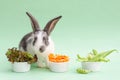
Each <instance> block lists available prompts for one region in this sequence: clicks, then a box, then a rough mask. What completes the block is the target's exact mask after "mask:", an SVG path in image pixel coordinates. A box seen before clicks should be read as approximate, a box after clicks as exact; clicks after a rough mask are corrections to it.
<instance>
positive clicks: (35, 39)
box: [33, 37, 37, 45]
mask: <svg viewBox="0 0 120 80" xmlns="http://www.w3.org/2000/svg"><path fill="white" fill-rule="evenodd" d="M36 41H37V37H35V38H34V41H33V45H35V43H36Z"/></svg>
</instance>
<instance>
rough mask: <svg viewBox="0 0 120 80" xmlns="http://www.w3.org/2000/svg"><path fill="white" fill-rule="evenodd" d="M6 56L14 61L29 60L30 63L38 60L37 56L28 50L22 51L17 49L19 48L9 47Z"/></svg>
mask: <svg viewBox="0 0 120 80" xmlns="http://www.w3.org/2000/svg"><path fill="white" fill-rule="evenodd" d="M6 56H7V58H8V61H10V62H12V63H14V62H28V63H29V64H30V63H33V62H36V61H37V57H36V56H33V55H32V54H30V53H28V52H22V51H20V50H17V48H12V49H8V51H7V52H6Z"/></svg>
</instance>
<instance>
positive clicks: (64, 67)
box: [49, 62, 69, 72]
mask: <svg viewBox="0 0 120 80" xmlns="http://www.w3.org/2000/svg"><path fill="white" fill-rule="evenodd" d="M68 65H69V62H58V63H57V62H49V68H50V70H51V71H53V72H66V71H68Z"/></svg>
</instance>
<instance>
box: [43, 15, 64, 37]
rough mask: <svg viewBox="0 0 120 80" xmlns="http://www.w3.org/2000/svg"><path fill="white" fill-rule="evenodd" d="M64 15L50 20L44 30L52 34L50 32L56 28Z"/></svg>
mask: <svg viewBox="0 0 120 80" xmlns="http://www.w3.org/2000/svg"><path fill="white" fill-rule="evenodd" d="M61 17H62V16H59V17H57V18H54V19H52V20H50V21H49V22H48V23H47V25H46V26H45V28H44V31H45V32H47V34H48V35H50V33H51V32H52V30H53V29H54V27H55V25H56V23H57V22H58V21H59V19H60V18H61Z"/></svg>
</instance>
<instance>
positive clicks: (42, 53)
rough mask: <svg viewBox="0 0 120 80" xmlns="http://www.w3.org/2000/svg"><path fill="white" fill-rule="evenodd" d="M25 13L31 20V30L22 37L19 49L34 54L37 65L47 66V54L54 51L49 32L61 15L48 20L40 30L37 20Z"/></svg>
mask: <svg viewBox="0 0 120 80" xmlns="http://www.w3.org/2000/svg"><path fill="white" fill-rule="evenodd" d="M26 14H27V15H28V17H29V18H30V20H31V25H32V29H33V31H32V32H30V33H28V34H26V35H25V36H24V37H23V38H22V40H21V41H20V44H19V49H20V50H21V51H27V52H29V53H31V54H33V55H36V56H37V59H38V60H37V64H38V66H39V67H48V55H49V53H54V43H53V41H52V40H51V38H50V33H51V32H52V30H53V29H54V27H55V25H56V23H57V22H58V21H59V19H60V18H61V17H62V16H59V17H56V18H54V19H52V20H50V21H49V22H48V23H47V24H46V26H45V28H44V29H43V30H41V29H40V27H39V24H38V22H37V20H36V19H35V18H34V17H33V16H32V15H31V14H30V13H28V12H26Z"/></svg>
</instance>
